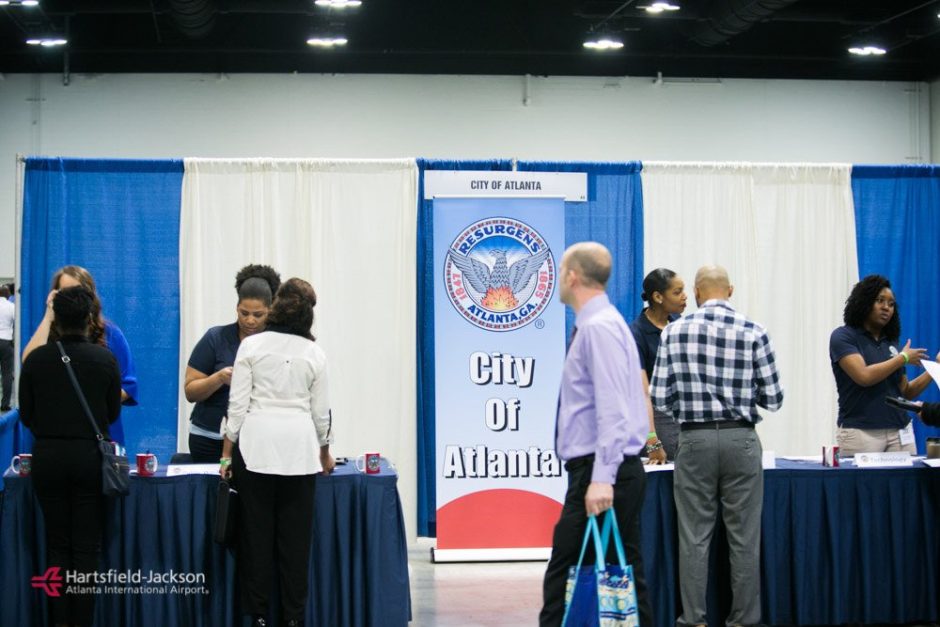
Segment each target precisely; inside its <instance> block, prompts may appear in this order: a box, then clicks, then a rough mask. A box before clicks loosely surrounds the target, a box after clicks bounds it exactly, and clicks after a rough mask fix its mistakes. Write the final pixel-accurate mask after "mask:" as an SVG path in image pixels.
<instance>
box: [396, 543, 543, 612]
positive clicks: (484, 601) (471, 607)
mask: <svg viewBox="0 0 940 627" xmlns="http://www.w3.org/2000/svg"><path fill="white" fill-rule="evenodd" d="M432 546H434V540H433V539H429V538H418V541H417V543H416V544H413V545H411V546H410V547H409V549H408V568H409V570H410V575H411V615H412V618H413V621H412V623H411V625H416V626H418V627H482V626H485V627H496V626H498V627H510V626H512V627H518V626H519V625H537V624H538V615H539V610H540V609H541V607H542V575H544V574H545V564H546V563H545V562H497V563H462V564H432V563H431V552H430V551H431V547H432Z"/></svg>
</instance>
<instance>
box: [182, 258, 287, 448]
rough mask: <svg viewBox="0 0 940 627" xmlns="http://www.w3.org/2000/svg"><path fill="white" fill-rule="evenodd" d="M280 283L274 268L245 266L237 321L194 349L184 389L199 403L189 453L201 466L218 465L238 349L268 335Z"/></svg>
mask: <svg viewBox="0 0 940 627" xmlns="http://www.w3.org/2000/svg"><path fill="white" fill-rule="evenodd" d="M280 285H281V277H280V275H279V274H278V273H277V272H275V271H274V269H273V268H271V267H270V266H263V265H250V266H245V267H244V268H242V269H241V270H240V271H239V272H238V275H237V276H236V277H235V291H236V292H237V293H238V304H237V305H236V306H235V313H236V315H237V319H236V321H235V322H233V323H232V324H226V325H222V326H218V327H212V328H211V329H209V330H208V331H206V334H205V335H203V336H202V339H200V340H199V342H198V343H197V344H196V346H195V348H193V352H192V354H191V355H190V357H189V363H188V365H187V366H186V381H185V383H184V388H183V389H184V392H185V394H186V400H187V401H189V402H190V403H195V404H196V405H195V407H193V413H192V414H191V415H190V418H189V421H190V425H189V452H190V453H191V454H192V456H193V461H194V462H196V463H200V464H209V463H217V462H218V461H219V460H220V459H221V458H222V434H221V431H220V426H221V424H222V419H223V418H224V417H225V414H226V412H227V411H228V394H229V385H231V383H232V366H233V365H234V364H235V355H236V353H238V346H239V344H241V341H242V340H243V339H245V338H246V337H248V336H250V335H254V334H256V333H260V332H261V331H264V328H265V324H266V321H267V318H268V311H269V310H270V308H271V301H272V300H273V298H274V294H275V293H276V292H277V288H278V287H280Z"/></svg>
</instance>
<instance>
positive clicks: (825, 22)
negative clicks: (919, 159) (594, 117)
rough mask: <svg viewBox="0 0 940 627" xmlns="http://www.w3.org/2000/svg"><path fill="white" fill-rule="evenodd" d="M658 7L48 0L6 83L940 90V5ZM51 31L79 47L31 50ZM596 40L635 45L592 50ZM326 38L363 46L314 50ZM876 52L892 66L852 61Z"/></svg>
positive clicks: (791, 2)
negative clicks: (508, 82)
mask: <svg viewBox="0 0 940 627" xmlns="http://www.w3.org/2000/svg"><path fill="white" fill-rule="evenodd" d="M652 1H653V0H648V1H645V0H633V1H630V2H622V1H607V0H570V1H565V0H502V1H497V0H363V2H362V6H360V7H358V8H347V9H343V10H337V9H327V8H323V7H318V6H314V0H75V1H67V0H40V3H41V4H40V6H39V7H32V8H30V7H23V6H7V7H2V8H0V72H64V71H68V72H78V73H107V72H225V73H234V72H316V73H347V74H348V73H378V74H503V75H521V74H532V75H554V76H559V75H569V76H656V74H657V73H658V72H662V74H663V75H664V76H666V77H724V78H731V77H741V78H809V79H860V80H932V79H936V78H938V77H940V17H938V13H940V0H932V1H929V2H924V1H923V0H880V1H875V0H698V1H695V2H692V1H690V0H672V2H673V4H677V5H679V6H681V10H679V11H674V12H669V13H663V14H659V15H650V14H649V13H647V12H646V11H644V10H643V9H641V8H640V7H641V6H644V5H648V4H652ZM14 2H16V0H14ZM50 31H55V32H58V33H60V34H64V35H65V36H66V37H67V38H68V40H69V44H68V45H67V46H66V47H64V48H57V49H51V48H50V49H46V48H40V47H36V46H27V45H26V44H25V39H26V38H27V36H29V35H36V34H41V33H46V32H50ZM591 31H594V32H595V33H600V32H602V31H603V32H604V33H611V34H614V35H617V36H619V37H621V38H622V39H623V42H624V44H625V46H624V47H623V49H621V50H618V51H608V52H605V53H599V52H595V51H590V50H586V49H584V48H583V46H582V43H583V41H584V40H585V37H586V35H587V34H588V33H589V32H591ZM325 32H330V33H342V34H343V35H344V36H345V37H347V38H348V40H349V43H348V45H346V46H345V47H343V48H341V49H332V50H322V49H315V48H312V47H310V46H308V45H307V44H306V43H305V42H306V40H307V38H308V37H310V36H312V35H314V34H317V33H325ZM869 43H877V44H879V45H880V46H881V47H883V48H885V49H887V51H888V52H887V54H885V55H884V56H880V57H856V56H853V55H850V54H849V53H848V52H847V48H849V47H850V46H853V45H857V44H862V45H866V44H869Z"/></svg>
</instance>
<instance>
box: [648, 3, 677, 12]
mask: <svg viewBox="0 0 940 627" xmlns="http://www.w3.org/2000/svg"><path fill="white" fill-rule="evenodd" d="M638 8H640V9H643V10H644V11H646V12H647V13H664V12H672V11H678V10H679V9H680V8H681V7H679V5H678V4H672V3H670V2H654V3H653V4H651V5H649V6H645V7H642V6H641V7H638Z"/></svg>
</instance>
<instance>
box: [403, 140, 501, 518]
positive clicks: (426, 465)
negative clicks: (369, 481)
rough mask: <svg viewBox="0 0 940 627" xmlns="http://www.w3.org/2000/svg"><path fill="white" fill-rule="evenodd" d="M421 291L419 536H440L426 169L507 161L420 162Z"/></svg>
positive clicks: (489, 166)
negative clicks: (438, 526) (435, 445)
mask: <svg viewBox="0 0 940 627" xmlns="http://www.w3.org/2000/svg"><path fill="white" fill-rule="evenodd" d="M417 164H418V251H417V253H418V259H417V264H416V272H417V287H418V289H417V292H418V295H417V297H418V306H417V312H418V320H417V325H418V329H417V338H418V347H417V358H416V360H415V361H416V363H417V368H418V372H417V377H416V379H417V386H418V390H417V403H416V404H417V407H418V416H417V430H418V433H417V437H418V447H417V456H418V535H419V536H436V535H437V526H436V525H437V495H436V493H435V490H436V487H437V483H436V480H435V479H436V477H435V475H434V466H435V463H434V462H435V451H434V438H435V429H434V404H435V398H434V277H435V276H437V273H436V272H434V238H433V234H434V223H433V217H434V212H433V211H432V206H431V200H430V199H425V198H424V173H425V171H427V170H480V171H483V170H511V169H512V162H511V161H510V160H508V159H485V160H477V161H452V160H446V159H418V160H417Z"/></svg>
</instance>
